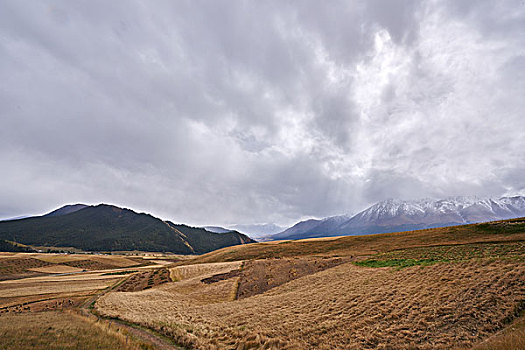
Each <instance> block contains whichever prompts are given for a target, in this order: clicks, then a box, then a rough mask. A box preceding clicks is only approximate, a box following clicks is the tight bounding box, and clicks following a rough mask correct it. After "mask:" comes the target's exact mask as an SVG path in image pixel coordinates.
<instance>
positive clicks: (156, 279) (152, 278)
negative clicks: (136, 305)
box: [115, 268, 171, 292]
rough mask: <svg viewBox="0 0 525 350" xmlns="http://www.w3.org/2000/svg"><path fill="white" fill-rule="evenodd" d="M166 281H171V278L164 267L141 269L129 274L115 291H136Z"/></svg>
mask: <svg viewBox="0 0 525 350" xmlns="http://www.w3.org/2000/svg"><path fill="white" fill-rule="evenodd" d="M167 282H171V280H170V272H169V270H168V269H166V268H162V269H155V270H150V271H143V272H138V273H135V274H133V275H131V276H130V277H129V278H128V279H127V280H126V281H125V282H124V283H122V284H121V285H120V286H118V287H117V288H116V289H115V291H118V292H138V291H141V290H144V289H149V288H151V287H154V286H158V285H160V284H163V283H167Z"/></svg>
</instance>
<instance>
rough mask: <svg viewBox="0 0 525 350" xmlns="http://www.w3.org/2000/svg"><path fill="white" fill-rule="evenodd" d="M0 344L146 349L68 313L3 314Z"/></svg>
mask: <svg viewBox="0 0 525 350" xmlns="http://www.w3.org/2000/svg"><path fill="white" fill-rule="evenodd" d="M0 344H1V345H0V348H1V349H3V350H20V349H34V350H48V349H49V350H52V349H57V350H58V349H61V350H62V349H114V350H132V349H143V348H146V347H141V346H140V345H141V344H140V343H137V342H135V341H134V340H133V339H131V337H130V335H128V334H127V333H126V332H124V331H118V330H117V329H111V328H109V327H107V326H105V325H103V324H97V323H95V322H93V321H89V320H86V318H84V317H81V316H78V315H75V314H73V313H65V312H45V313H43V312H42V313H22V314H11V315H2V316H0Z"/></svg>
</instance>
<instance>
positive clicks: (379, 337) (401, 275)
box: [97, 261, 525, 349]
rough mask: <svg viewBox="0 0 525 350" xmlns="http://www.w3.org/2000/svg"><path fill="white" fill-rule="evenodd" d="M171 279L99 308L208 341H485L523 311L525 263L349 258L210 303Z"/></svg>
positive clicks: (385, 344)
mask: <svg viewBox="0 0 525 350" xmlns="http://www.w3.org/2000/svg"><path fill="white" fill-rule="evenodd" d="M221 282H225V281H221ZM176 284H177V283H174V284H173V285H176ZM218 287H219V286H218ZM221 287H222V288H226V287H227V286H225V285H221ZM172 288H174V287H171V286H165V287H164V288H161V289H158V290H150V291H148V293H144V292H141V293H127V294H123V293H110V294H108V295H106V296H104V297H102V298H101V299H100V300H99V301H98V302H97V310H98V312H100V313H102V314H104V315H107V316H111V317H119V318H123V319H126V320H128V321H131V322H138V323H141V324H144V325H147V326H148V327H152V328H155V329H158V330H160V331H164V332H166V333H167V334H170V335H171V336H173V337H175V338H176V339H177V340H178V341H179V342H181V343H182V344H185V345H187V346H191V347H194V348H203V349H204V348H221V349H222V348H224V349H236V348H238V347H240V346H242V347H244V348H256V349H257V348H265V346H266V347H271V346H273V347H276V348H284V349H287V348H289V349H376V348H377V349H400V348H417V349H449V348H450V347H451V346H452V345H454V346H458V347H459V346H471V345H473V344H475V343H476V342H478V341H481V340H482V339H484V338H485V337H487V336H489V335H490V334H491V333H494V332H496V331H497V330H499V329H501V328H502V327H503V326H504V325H505V323H506V322H507V320H509V319H511V318H512V317H513V316H514V315H515V314H516V312H518V310H519V307H520V302H522V301H523V299H524V297H525V266H524V265H523V264H521V263H516V262H510V261H472V262H462V263H438V264H434V265H432V266H425V267H420V266H414V267H409V268H405V269H401V270H396V269H391V268H381V269H376V268H366V267H359V266H355V265H353V264H352V263H346V264H342V265H339V266H337V267H334V268H331V269H327V270H324V271H321V272H318V273H315V274H311V275H308V276H305V277H302V278H299V279H296V280H293V281H291V282H288V283H286V284H283V285H281V286H279V287H276V288H273V289H271V290H269V291H267V292H266V293H263V294H259V295H256V296H253V297H250V298H245V299H241V300H235V301H230V302H227V301H224V302H210V303H208V304H204V305H202V304H200V303H199V304H197V303H192V299H191V298H187V296H186V295H184V294H180V293H179V292H180V290H179V291H177V290H176V289H172ZM203 288H209V286H208V285H206V286H204V287H203ZM203 292H204V291H203ZM195 293H196V291H195V289H194V290H193V294H195ZM204 293H205V292H204Z"/></svg>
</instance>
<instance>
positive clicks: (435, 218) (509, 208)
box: [270, 196, 525, 240]
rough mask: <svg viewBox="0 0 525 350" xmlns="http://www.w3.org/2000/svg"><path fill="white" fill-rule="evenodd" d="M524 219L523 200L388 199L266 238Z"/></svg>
mask: <svg viewBox="0 0 525 350" xmlns="http://www.w3.org/2000/svg"><path fill="white" fill-rule="evenodd" d="M521 216H525V197H522V196H516V197H502V198H498V199H479V198H475V197H451V198H447V199H440V200H435V199H422V200H410V201H402V200H396V199H389V200H386V201H382V202H379V203H376V204H374V205H372V206H371V207H369V208H367V209H365V210H363V211H362V212H360V213H358V214H356V215H354V216H348V215H339V216H331V217H328V218H325V219H321V220H317V219H310V220H305V221H301V222H299V223H297V224H295V225H294V226H292V227H290V228H288V229H286V230H284V231H283V232H280V233H278V234H275V235H272V236H270V238H271V239H274V240H280V239H303V238H315V237H326V236H346V235H363V234H373V233H387V232H401V231H410V230H418V229H425V228H433V227H444V226H453V225H463V224H469V223H477V222H485V221H492V220H504V219H510V218H516V217H521Z"/></svg>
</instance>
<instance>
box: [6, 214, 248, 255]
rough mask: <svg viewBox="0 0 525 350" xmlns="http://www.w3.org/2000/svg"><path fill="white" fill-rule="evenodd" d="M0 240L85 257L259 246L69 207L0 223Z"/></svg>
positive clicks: (139, 217)
mask: <svg viewBox="0 0 525 350" xmlns="http://www.w3.org/2000/svg"><path fill="white" fill-rule="evenodd" d="M0 240H4V242H16V243H21V244H24V245H31V246H47V247H73V248H77V249H81V250H84V251H125V250H128V251H129V250H140V251H152V252H172V253H176V254H202V253H207V252H209V251H212V250H216V249H219V248H223V247H227V246H231V245H236V244H245V243H253V242H255V241H254V240H252V239H251V238H249V237H248V236H246V235H244V234H242V233H239V232H236V231H228V232H225V233H213V232H209V231H207V230H205V229H203V228H197V227H190V226H187V225H182V224H174V223H173V222H171V221H163V220H161V219H158V218H156V217H154V216H151V215H149V214H145V213H136V212H134V211H133V210H130V209H124V208H119V207H116V206H113V205H107V204H100V205H96V206H87V205H83V204H75V205H67V206H64V207H62V208H59V209H57V210H55V211H53V212H51V213H48V214H46V215H43V216H36V217H29V218H25V219H19V220H10V221H2V222H0Z"/></svg>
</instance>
